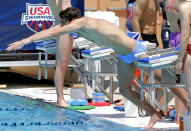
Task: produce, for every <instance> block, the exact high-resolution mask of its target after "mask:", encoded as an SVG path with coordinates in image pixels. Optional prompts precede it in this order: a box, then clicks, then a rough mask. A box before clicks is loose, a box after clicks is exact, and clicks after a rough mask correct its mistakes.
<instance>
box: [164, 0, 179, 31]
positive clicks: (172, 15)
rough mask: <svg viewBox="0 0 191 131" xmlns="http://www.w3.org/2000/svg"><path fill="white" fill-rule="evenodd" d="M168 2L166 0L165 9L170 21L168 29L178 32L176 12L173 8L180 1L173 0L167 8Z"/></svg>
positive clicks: (168, 0)
mask: <svg viewBox="0 0 191 131" xmlns="http://www.w3.org/2000/svg"><path fill="white" fill-rule="evenodd" d="M170 4H171V1H170V0H166V2H165V5H166V7H165V10H166V15H167V18H168V21H169V23H170V30H171V32H180V27H179V25H178V23H177V22H178V12H177V10H176V8H175V7H178V6H179V5H180V2H178V0H173V3H172V8H169V6H170Z"/></svg>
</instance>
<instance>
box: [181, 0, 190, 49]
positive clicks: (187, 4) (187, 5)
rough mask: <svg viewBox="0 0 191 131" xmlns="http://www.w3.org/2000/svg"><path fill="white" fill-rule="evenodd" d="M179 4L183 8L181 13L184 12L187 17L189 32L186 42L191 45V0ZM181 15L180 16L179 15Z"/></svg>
mask: <svg viewBox="0 0 191 131" xmlns="http://www.w3.org/2000/svg"><path fill="white" fill-rule="evenodd" d="M181 6H182V7H183V8H184V11H183V12H182V13H185V14H187V15H188V17H189V25H190V26H189V32H190V34H189V35H190V38H189V42H188V44H189V45H191V1H189V2H184V3H182V4H181ZM180 17H181V16H180Z"/></svg>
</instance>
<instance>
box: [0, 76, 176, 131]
mask: <svg viewBox="0 0 191 131" xmlns="http://www.w3.org/2000/svg"><path fill="white" fill-rule="evenodd" d="M1 77H2V75H1ZM13 77H14V76H13ZM13 77H12V78H11V77H10V79H12V81H11V80H10V81H7V82H8V83H7V88H5V89H0V91H1V92H5V93H8V94H14V95H19V96H26V97H29V98H32V99H38V100H41V101H44V102H49V103H54V104H55V103H56V91H55V88H54V85H53V82H50V81H44V82H38V81H36V80H33V79H31V82H30V78H27V80H25V79H23V78H19V79H16V78H13ZM3 79H4V78H3ZM13 79H15V80H13ZM5 82H6V81H3V83H5ZM1 83H2V82H1ZM63 92H64V95H65V98H66V99H69V98H70V96H69V92H70V88H64V91H63ZM91 93H92V91H91V89H88V95H89V96H91ZM121 98H122V96H121V95H119V94H115V95H114V100H117V99H121ZM113 106H115V104H112V105H111V106H106V107H97V108H96V109H92V110H83V111H81V112H84V113H86V114H89V115H92V116H95V118H96V117H99V118H103V119H106V120H109V121H113V122H116V123H119V124H125V125H128V126H130V127H137V128H143V127H145V126H147V124H148V123H149V119H150V117H138V118H127V117H125V116H124V112H121V111H117V110H115V109H113ZM152 130H153V131H178V130H179V125H178V124H175V123H173V122H172V121H170V120H164V119H163V120H161V121H160V122H158V123H157V124H156V125H155V126H154V128H153V129H152Z"/></svg>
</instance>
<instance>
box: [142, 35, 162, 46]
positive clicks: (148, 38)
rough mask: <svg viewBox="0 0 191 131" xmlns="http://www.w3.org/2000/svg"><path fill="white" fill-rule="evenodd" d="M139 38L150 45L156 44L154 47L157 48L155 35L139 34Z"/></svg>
mask: <svg viewBox="0 0 191 131" xmlns="http://www.w3.org/2000/svg"><path fill="white" fill-rule="evenodd" d="M141 36H142V38H143V40H144V41H149V42H150V43H156V47H158V46H159V43H158V41H157V36H156V35H150V34H143V33H141Z"/></svg>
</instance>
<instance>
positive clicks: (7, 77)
mask: <svg viewBox="0 0 191 131" xmlns="http://www.w3.org/2000/svg"><path fill="white" fill-rule="evenodd" d="M0 84H7V85H8V86H9V85H13V84H22V85H23V84H24V85H31V86H34V85H40V84H45V85H48V86H54V82H53V81H51V80H45V79H41V80H37V78H32V77H27V76H25V75H22V74H18V73H14V72H8V71H7V70H6V69H4V70H1V71H0Z"/></svg>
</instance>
